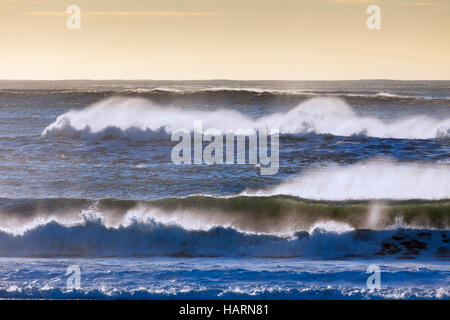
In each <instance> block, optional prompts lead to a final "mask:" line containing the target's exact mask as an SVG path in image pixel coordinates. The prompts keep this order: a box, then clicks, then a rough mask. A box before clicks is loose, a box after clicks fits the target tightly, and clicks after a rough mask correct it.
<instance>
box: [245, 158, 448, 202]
mask: <svg viewBox="0 0 450 320" xmlns="http://www.w3.org/2000/svg"><path fill="white" fill-rule="evenodd" d="M244 194H248V195H259V196H268V195H280V194H282V195H290V196H296V197H300V198H305V199H315V200H337V201H340V200H364V199H366V200H369V199H395V200H407V199H424V200H439V199H449V198H450V167H449V166H448V164H441V165H429V164H417V163H406V164H400V163H394V162H390V161H385V160H384V161H371V162H367V163H358V164H355V165H350V166H328V167H321V168H319V169H312V170H310V171H309V172H307V173H305V174H304V175H302V176H299V177H297V178H294V179H291V180H288V181H286V182H283V183H281V184H280V185H278V186H275V187H273V188H271V189H267V190H258V191H247V192H245V193H244Z"/></svg>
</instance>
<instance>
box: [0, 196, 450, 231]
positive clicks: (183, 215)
mask: <svg viewBox="0 0 450 320" xmlns="http://www.w3.org/2000/svg"><path fill="white" fill-rule="evenodd" d="M86 211H95V212H98V213H99V214H100V215H101V216H102V217H104V219H105V221H106V223H107V224H110V225H114V224H119V223H121V221H122V220H123V219H124V218H125V217H127V216H130V215H134V216H138V217H139V216H140V217H152V218H157V219H160V220H163V221H180V222H181V223H183V221H186V222H187V223H190V222H192V223H194V224H195V225H196V226H197V227H198V226H202V225H204V226H207V225H221V226H231V227H233V228H236V229H238V230H242V231H250V232H262V233H276V232H295V231H301V230H309V229H310V228H312V227H314V225H315V224H317V223H321V222H330V221H332V222H336V223H341V224H346V225H347V226H348V227H351V228H356V229H386V228H392V227H396V226H402V227H414V228H432V229H449V225H450V221H449V220H450V219H449V218H450V201H449V200H442V201H418V200H409V201H346V202H323V201H309V200H302V199H298V198H294V197H285V196H270V197H248V196H238V197H230V198H216V197H207V196H192V197H187V198H166V199H160V200H155V201H135V200H120V199H100V200H93V199H63V198H62V199H0V217H1V218H2V219H0V221H2V222H1V223H2V224H4V223H9V224H27V223H31V222H32V221H33V220H34V219H36V218H37V217H39V218H44V219H55V220H59V221H68V222H71V221H77V220H79V217H80V214H82V213H83V212H86ZM5 221H6V222H5ZM0 227H6V226H5V225H3V226H0Z"/></svg>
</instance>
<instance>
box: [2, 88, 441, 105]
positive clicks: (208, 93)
mask: <svg viewBox="0 0 450 320" xmlns="http://www.w3.org/2000/svg"><path fill="white" fill-rule="evenodd" d="M0 94H1V95H21V96H23V95H29V96H40V95H48V94H55V95H71V96H72V95H77V94H79V95H82V96H83V97H86V96H89V95H92V96H93V97H108V96H122V97H142V98H149V99H155V100H159V101H161V102H171V101H177V100H179V99H187V100H191V101H204V102H208V101H209V102H210V103H216V102H220V101H240V102H261V101H262V100H263V99H266V100H269V101H270V100H272V101H284V102H295V101H297V102H300V101H302V100H304V99H307V98H311V97H315V96H329V97H340V98H349V99H351V100H354V99H361V100H367V101H370V100H371V101H377V100H380V101H393V102H398V101H404V102H407V101H408V100H418V101H420V100H428V101H430V100H433V101H435V102H442V103H445V102H446V101H448V100H450V96H448V95H440V96H433V95H424V94H423V93H422V92H419V93H414V92H411V93H409V94H403V93H398V92H397V93H393V92H384V91H370V90H369V91H356V90H353V91H352V90H314V89H270V88H264V87H227V86H223V87H203V88H196V87H184V86H182V87H169V86H168V87H164V86H159V87H133V88H123V87H120V86H118V87H111V86H106V87H103V86H100V87H95V86H91V87H89V88H82V89H80V88H73V89H71V88H65V89H0Z"/></svg>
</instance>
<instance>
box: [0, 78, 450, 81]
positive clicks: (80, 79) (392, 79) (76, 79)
mask: <svg viewBox="0 0 450 320" xmlns="http://www.w3.org/2000/svg"><path fill="white" fill-rule="evenodd" d="M0 81H48V82H51V81H53V82H57V81H171V82H177V81H235V82H250V81H279V82H299V81H450V79H394V78H359V79H229V78H228V79H227V78H210V79H206V78H205V79H148V78H145V79H120V78H110V79H83V78H73V79H70V78H69V79H0Z"/></svg>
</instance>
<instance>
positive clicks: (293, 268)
mask: <svg viewBox="0 0 450 320" xmlns="http://www.w3.org/2000/svg"><path fill="white" fill-rule="evenodd" d="M195 121H201V122H202V124H203V128H204V130H207V129H216V130H218V131H219V132H225V131H226V130H228V129H244V130H248V129H255V130H256V129H260V128H266V129H275V130H277V131H278V132H279V167H278V170H277V171H276V173H275V174H273V175H261V170H260V169H261V165H259V164H257V165H255V164H250V163H243V164H236V163H233V164H219V163H216V164H206V163H201V164H195V163H187V164H182V165H176V164H174V163H173V161H172V158H171V153H172V150H173V148H174V146H175V145H176V144H177V142H176V141H171V135H172V134H173V132H175V131H176V130H178V129H180V128H185V129H186V130H187V132H193V128H194V122H195ZM206 145H207V144H206ZM270 148H271V146H269V150H270ZM249 152H250V151H249V150H248V151H246V155H247V157H249ZM224 153H225V152H224ZM449 226H450V81H392V80H361V81H230V80H211V81H113V80H111V81H88V80H73V81H72V80H71V81H69V80H67V81H0V299H1V298H6V299H15V298H25V299H27V298H31V299H36V298H37V299H41V298H43V299H450V243H449V241H450V229H449ZM374 270H375V271H374Z"/></svg>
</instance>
